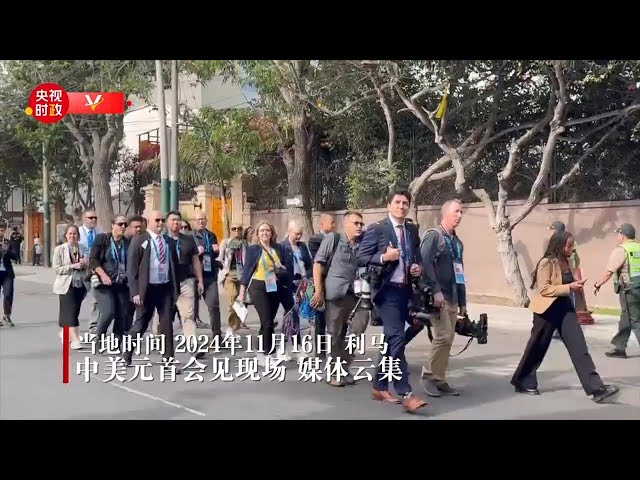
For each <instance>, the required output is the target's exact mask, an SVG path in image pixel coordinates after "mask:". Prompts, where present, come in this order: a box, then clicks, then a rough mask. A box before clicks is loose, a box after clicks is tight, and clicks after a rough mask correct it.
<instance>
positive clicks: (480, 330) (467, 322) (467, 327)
mask: <svg viewBox="0 0 640 480" xmlns="http://www.w3.org/2000/svg"><path fill="white" fill-rule="evenodd" d="M381 284H382V268H381V267H378V266H369V267H365V268H361V269H360V270H359V272H358V279H357V280H356V281H355V282H354V293H355V295H356V296H357V297H358V301H357V303H356V305H355V307H354V308H353V310H352V311H351V313H350V314H349V317H348V320H347V322H348V323H351V320H352V319H353V317H354V316H355V314H356V312H357V311H358V309H359V308H362V309H363V310H368V311H369V312H373V309H374V306H373V301H372V299H371V291H372V290H373V289H374V288H375V289H378V288H380V285H381ZM439 315H440V309H439V308H438V307H436V306H435V299H434V294H433V291H432V290H431V289H430V288H429V286H428V285H427V284H426V283H424V281H423V280H422V279H420V278H414V279H413V281H412V282H411V298H410V300H409V316H410V317H411V319H412V320H417V321H419V322H420V323H422V324H423V325H424V326H425V327H427V334H428V336H429V340H430V341H431V342H433V333H432V331H431V328H432V323H431V321H432V319H433V318H436V317H437V316H439ZM488 323H489V322H488V316H487V314H486V313H481V314H480V318H479V319H478V321H477V322H476V321H473V320H471V319H470V318H469V316H468V315H466V314H465V315H464V316H458V321H457V322H456V327H455V328H456V333H457V334H458V335H460V336H463V337H469V341H468V342H467V345H466V346H465V347H464V348H463V349H462V350H461V351H460V352H458V353H457V354H456V355H451V356H452V357H455V356H458V355H460V354H461V353H462V352H464V351H465V350H466V349H467V348H468V347H469V345H470V344H471V342H472V341H473V339H474V338H475V339H476V340H477V342H478V344H480V345H485V344H486V343H487V341H488V331H489V324H488Z"/></svg>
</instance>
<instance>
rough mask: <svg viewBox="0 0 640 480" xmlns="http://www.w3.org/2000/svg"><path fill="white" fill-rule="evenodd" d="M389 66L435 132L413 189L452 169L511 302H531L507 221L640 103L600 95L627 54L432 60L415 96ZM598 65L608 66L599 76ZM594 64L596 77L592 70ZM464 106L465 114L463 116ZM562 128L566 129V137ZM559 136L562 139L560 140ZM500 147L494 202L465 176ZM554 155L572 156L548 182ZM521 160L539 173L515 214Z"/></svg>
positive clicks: (543, 194)
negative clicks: (477, 212) (597, 59)
mask: <svg viewBox="0 0 640 480" xmlns="http://www.w3.org/2000/svg"><path fill="white" fill-rule="evenodd" d="M392 68H393V69H394V70H393V71H394V79H395V82H396V83H395V88H396V91H397V92H398V94H399V95H400V97H401V98H402V100H403V102H404V103H405V105H406V106H407V108H408V109H409V110H410V111H411V113H413V114H414V115H415V116H416V117H417V118H419V119H420V121H421V122H422V123H423V124H424V125H425V126H426V127H427V128H429V129H430V130H431V132H432V133H433V134H434V141H435V143H436V144H437V145H438V147H439V148H440V150H441V152H442V153H443V155H442V157H440V158H439V159H437V160H436V161H435V162H433V164H432V165H431V166H430V167H429V168H427V169H426V170H425V171H424V172H423V173H422V174H421V175H420V176H419V177H417V178H416V179H415V180H414V182H413V183H412V189H413V190H414V192H417V191H418V190H419V189H420V188H421V187H422V186H423V185H424V184H425V182H427V181H434V180H436V179H442V178H448V177H455V187H456V190H457V191H458V192H459V193H461V194H464V193H471V194H473V195H474V196H475V197H477V198H478V199H480V200H481V201H482V202H483V204H484V205H485V206H486V208H487V212H488V215H489V223H490V225H491V226H492V228H493V229H494V231H495V233H496V236H497V245H498V253H499V255H500V259H501V261H502V265H503V269H504V272H505V277H506V280H507V283H508V284H509V285H510V287H511V288H512V290H513V292H514V304H516V305H520V306H526V305H528V303H529V298H528V294H527V288H526V286H525V284H524V281H523V278H522V273H521V271H520V267H519V264H518V259H517V256H516V253H515V249H514V246H513V237H512V232H513V229H514V228H515V227H516V226H517V225H518V223H520V222H521V221H522V220H524V218H526V216H527V215H528V214H529V213H531V211H532V210H533V209H534V208H535V206H536V205H538V204H539V203H540V202H541V201H542V200H543V199H545V198H547V197H548V195H549V194H550V193H553V192H554V191H557V190H559V189H560V188H562V187H563V186H564V185H566V184H567V182H568V181H569V180H570V179H571V178H573V177H574V176H575V175H577V174H578V172H579V171H580V167H581V165H582V164H583V162H584V161H585V159H586V158H588V157H589V156H590V155H592V154H593V153H594V152H595V151H596V150H597V149H599V148H602V146H603V144H604V143H605V142H606V141H607V140H609V139H610V138H611V137H612V136H614V135H615V133H616V131H617V129H618V128H619V127H620V126H621V125H623V124H624V123H625V122H626V121H627V120H628V119H629V117H630V116H632V115H633V114H635V113H637V112H638V111H640V102H639V101H638V99H637V98H630V97H629V95H618V96H617V97H615V98H609V99H608V101H607V102H601V101H598V100H602V98H603V97H604V96H606V91H607V90H608V89H610V88H611V83H610V81H609V80H605V79H610V76H611V75H610V72H612V71H617V70H619V69H624V68H625V67H624V66H623V62H604V64H594V63H593V62H585V61H576V62H563V61H554V62H551V63H549V62H518V61H513V62H512V61H500V62H445V63H440V62H434V63H432V64H431V65H421V68H422V72H427V73H428V75H426V76H425V79H429V81H428V82H425V83H427V85H426V86H423V87H422V88H421V89H420V90H419V91H417V92H416V93H414V94H413V95H410V94H408V93H407V92H406V91H405V89H404V88H403V84H402V78H403V75H402V74H401V72H402V70H401V67H400V66H399V65H398V64H394V65H393V66H392ZM405 68H406V66H405ZM414 68H415V65H414ZM602 69H604V70H605V71H606V72H609V74H603V73H602V72H601V70H602ZM596 71H597V72H598V75H597V76H594V72H596ZM445 88H447V89H449V90H450V93H448V94H447V93H445V95H444V96H441V98H440V100H439V101H437V102H436V101H435V100H436V98H433V97H431V99H430V100H431V102H429V103H430V104H431V106H432V107H431V108H430V107H429V106H428V104H429V103H427V104H424V103H421V101H420V99H421V98H422V97H426V96H427V93H430V92H434V91H442V90H444V89H445ZM465 111H466V115H465V116H464V117H463V116H461V114H462V113H463V112H465ZM456 117H457V118H456ZM454 119H455V120H456V121H455V122H454ZM636 121H637V120H636ZM565 132H570V133H571V135H570V136H563V135H562V134H563V133H565ZM563 142H564V144H565V145H566V146H564V145H563V146H562V147H561V148H559V145H562V144H563ZM504 146H506V154H507V160H506V165H505V166H504V168H503V169H502V170H501V171H500V173H498V175H497V178H498V195H497V197H498V198H497V205H496V206H495V207H494V201H493V199H492V198H491V197H490V196H489V195H488V193H487V192H486V190H485V189H484V188H483V187H482V186H481V185H473V184H470V183H469V181H468V179H469V173H470V172H473V171H477V169H481V168H482V167H483V164H486V160H487V158H486V155H487V154H489V153H491V154H493V155H496V156H497V157H498V158H501V152H500V148H504ZM559 155H561V156H563V157H570V158H571V159H572V160H571V162H570V164H571V166H570V168H569V169H568V171H567V172H566V173H565V174H564V175H562V176H561V177H560V178H559V179H558V180H557V181H555V182H553V181H551V180H550V173H551V168H552V165H553V162H554V159H555V158H557V157H558V156H559ZM447 167H449V168H448V169H446V170H442V169H443V168H447ZM525 167H526V168H529V170H530V171H534V172H535V175H534V176H535V180H534V181H533V183H532V185H531V188H530V191H529V194H528V198H527V200H526V202H525V204H524V205H523V206H522V207H520V209H518V210H517V211H516V212H515V213H511V212H509V211H508V208H507V202H508V200H509V196H510V193H512V192H513V191H514V188H516V186H518V185H519V184H520V183H521V182H519V180H520V179H519V178H518V177H517V176H516V172H517V171H518V170H519V169H522V168H525Z"/></svg>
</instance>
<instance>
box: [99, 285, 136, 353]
mask: <svg viewBox="0 0 640 480" xmlns="http://www.w3.org/2000/svg"><path fill="white" fill-rule="evenodd" d="M93 295H94V296H95V297H96V302H98V310H99V311H100V315H99V316H98V325H97V327H96V335H97V338H98V339H100V338H101V337H102V335H104V334H105V333H107V330H108V329H109V326H111V323H113V329H112V332H113V336H114V337H115V338H117V339H118V343H117V345H118V346H119V345H121V342H122V336H123V335H124V334H126V333H127V332H128V331H129V329H130V328H131V320H132V317H131V310H130V308H131V300H130V299H129V287H128V285H103V286H100V287H97V288H95V289H94V290H93Z"/></svg>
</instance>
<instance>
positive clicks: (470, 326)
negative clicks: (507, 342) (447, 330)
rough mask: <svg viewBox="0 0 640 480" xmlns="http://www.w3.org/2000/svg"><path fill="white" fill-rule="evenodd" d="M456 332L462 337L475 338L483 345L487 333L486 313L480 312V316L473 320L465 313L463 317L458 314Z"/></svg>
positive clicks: (487, 318)
mask: <svg viewBox="0 0 640 480" xmlns="http://www.w3.org/2000/svg"><path fill="white" fill-rule="evenodd" d="M456 333H457V334H458V335H461V336H463V337H470V338H475V339H476V340H477V341H478V343H479V344H480V345H485V344H486V343H487V341H488V339H487V337H488V335H489V317H488V316H487V314H486V313H481V314H480V318H479V319H478V321H477V322H475V321H473V320H471V319H470V318H469V316H468V315H466V314H465V316H464V317H460V316H458V321H457V322H456Z"/></svg>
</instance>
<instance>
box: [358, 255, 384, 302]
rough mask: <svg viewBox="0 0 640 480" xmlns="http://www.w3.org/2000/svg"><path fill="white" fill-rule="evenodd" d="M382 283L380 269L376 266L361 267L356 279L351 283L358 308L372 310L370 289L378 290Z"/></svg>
mask: <svg viewBox="0 0 640 480" xmlns="http://www.w3.org/2000/svg"><path fill="white" fill-rule="evenodd" d="M381 283H382V268H381V267H377V266H368V267H361V268H360V269H359V270H358V278H356V281H355V282H353V293H354V294H355V296H356V297H358V306H359V307H360V308H362V309H363V310H373V301H372V300H371V290H372V288H379V287H380V284H381Z"/></svg>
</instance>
